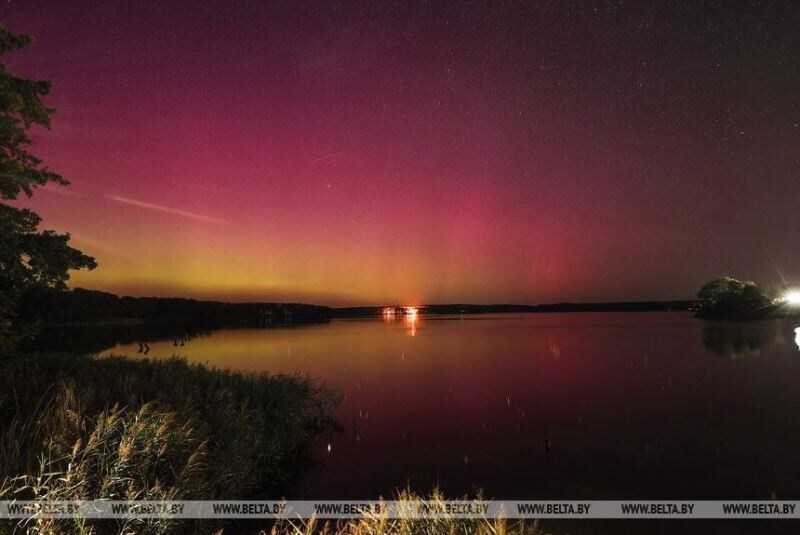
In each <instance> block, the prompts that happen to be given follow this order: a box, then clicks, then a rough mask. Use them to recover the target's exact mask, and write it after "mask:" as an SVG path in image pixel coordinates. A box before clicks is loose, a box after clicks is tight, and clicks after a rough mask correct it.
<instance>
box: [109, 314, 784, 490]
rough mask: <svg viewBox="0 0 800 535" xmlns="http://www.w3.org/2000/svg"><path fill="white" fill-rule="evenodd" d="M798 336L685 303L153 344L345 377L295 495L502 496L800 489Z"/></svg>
mask: <svg viewBox="0 0 800 535" xmlns="http://www.w3.org/2000/svg"><path fill="white" fill-rule="evenodd" d="M795 336H796V335H795V332H794V326H793V325H792V324H791V323H786V322H781V321H775V322H764V323H748V324H738V325H737V324H727V325H726V324H714V323H702V322H700V321H698V320H695V319H693V318H691V317H690V316H688V315H687V314H683V313H653V314H644V313H637V314H622V313H611V314H602V313H591V314H518V315H475V316H466V317H464V318H459V317H443V316H420V317H418V318H417V319H416V320H415V321H412V320H409V319H408V318H402V317H401V318H398V319H397V320H395V321H382V320H380V319H372V320H339V321H333V322H331V323H328V324H321V325H311V326H305V327H295V328H270V329H230V330H219V331H214V332H212V333H210V334H209V335H208V336H203V337H199V338H194V339H192V340H191V341H189V342H188V343H186V345H185V346H183V347H175V346H174V345H173V342H172V341H161V342H151V343H150V346H151V348H152V349H151V351H150V354H149V358H159V357H167V356H171V355H173V354H178V355H183V356H186V357H187V358H188V359H190V360H192V361H197V362H204V363H208V364H211V365H214V366H219V367H230V368H235V369H240V370H255V371H268V372H290V373H291V372H300V373H302V374H308V375H310V376H313V377H316V378H319V379H320V380H321V381H324V382H325V383H327V384H328V385H330V386H331V387H333V388H335V389H337V390H339V391H340V392H342V393H343V394H344V400H343V402H342V404H341V406H340V409H339V412H338V418H339V421H340V423H341V426H342V430H341V432H340V433H337V434H334V435H332V436H330V437H329V438H328V439H326V440H324V441H323V443H322V444H321V445H320V449H319V457H320V463H319V464H318V466H317V467H316V468H314V469H313V470H312V471H311V472H310V473H309V474H308V476H307V478H306V479H305V481H303V482H302V484H301V486H300V487H299V488H298V490H297V494H298V495H299V496H304V497H319V498H322V497H336V498H374V497H376V496H377V495H380V494H384V495H387V494H391V493H392V491H393V490H394V489H396V488H398V487H405V486H410V487H412V488H413V489H416V490H420V491H425V490H427V489H431V488H432V487H434V486H435V485H439V486H440V487H441V488H442V489H443V490H444V491H445V492H446V493H447V494H448V495H452V494H457V493H462V492H472V491H474V490H475V489H477V488H481V489H483V490H484V491H485V492H486V494H487V495H489V496H494V497H498V498H620V499H622V498H649V497H652V498H684V499H686V498H741V499H751V498H752V499H755V498H758V499H769V498H770V497H772V496H776V497H778V498H792V499H797V498H800V490H798V486H797V482H798V477H799V476H800V388H798V387H799V386H800V352H798V345H797V342H796V341H795ZM137 350H138V346H137V345H136V344H128V345H118V346H117V347H115V348H113V349H110V350H108V351H105V353H116V354H127V355H130V356H134V357H136V356H137ZM546 445H549V448H548V447H546ZM548 449H549V451H548Z"/></svg>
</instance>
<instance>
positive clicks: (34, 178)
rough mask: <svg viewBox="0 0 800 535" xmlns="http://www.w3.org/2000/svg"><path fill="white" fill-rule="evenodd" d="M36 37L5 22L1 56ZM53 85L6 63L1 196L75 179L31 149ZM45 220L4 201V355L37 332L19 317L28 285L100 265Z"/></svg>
mask: <svg viewBox="0 0 800 535" xmlns="http://www.w3.org/2000/svg"><path fill="white" fill-rule="evenodd" d="M32 41H33V39H32V38H31V37H29V36H27V35H13V34H12V33H10V32H9V31H8V30H6V28H4V27H3V26H0V56H1V55H3V54H5V53H7V52H13V51H15V50H19V49H21V48H23V47H25V46H27V45H29V44H30V43H31V42H32ZM50 86H51V83H50V82H48V81H39V80H28V79H25V78H19V77H17V76H14V75H12V74H10V73H9V72H8V71H7V70H6V68H5V65H3V64H2V62H0V201H13V200H15V199H17V198H18V197H19V195H20V194H25V195H26V196H27V197H30V196H31V195H33V192H34V190H35V189H36V188H37V187H39V186H44V185H45V184H48V183H54V184H58V185H62V186H66V185H67V184H69V182H67V180H65V179H64V178H63V177H62V176H60V175H59V174H57V173H54V172H52V171H50V170H49V169H48V168H47V167H45V166H44V165H43V164H42V160H41V159H39V158H37V157H36V156H34V155H33V154H32V153H31V152H29V151H28V147H29V146H30V145H31V138H30V136H29V134H28V131H29V130H30V128H31V127H33V126H35V125H39V126H43V127H45V128H48V129H49V128H50V116H51V115H52V114H53V113H54V112H55V109H53V108H48V107H47V106H45V104H44V102H43V101H42V98H43V97H45V96H47V94H48V93H49V92H50ZM40 222H41V218H40V217H39V216H38V215H37V214H35V213H34V212H32V211H31V210H27V209H24V208H16V207H13V206H10V205H9V204H6V203H5V202H0V354H3V353H6V352H8V351H10V350H11V349H13V347H14V346H15V345H16V344H17V343H18V342H19V340H20V339H22V338H24V337H26V336H28V335H30V334H31V333H32V332H33V329H32V326H31V325H30V324H23V323H21V322H20V321H18V320H17V305H18V303H19V300H20V299H21V297H22V295H23V294H24V292H25V291H26V290H28V289H30V288H35V287H47V288H57V289H66V281H67V280H68V279H69V270H71V269H81V268H89V269H94V268H95V267H96V265H97V264H96V263H95V261H94V259H93V258H92V257H90V256H87V255H85V254H84V253H82V252H81V251H79V250H77V249H74V248H72V247H70V246H69V245H68V242H69V239H70V236H69V234H58V233H56V232H55V231H52V230H42V231H40V230H39V223H40Z"/></svg>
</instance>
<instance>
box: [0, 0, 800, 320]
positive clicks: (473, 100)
mask: <svg viewBox="0 0 800 535" xmlns="http://www.w3.org/2000/svg"><path fill="white" fill-rule="evenodd" d="M552 4H553V5H555V6H558V5H561V6H568V7H552V6H551V2H544V3H536V2H530V3H528V2H520V3H508V2H486V3H483V4H480V3H475V4H471V5H469V6H455V5H454V6H452V7H431V6H430V5H428V6H426V5H425V3H417V2H389V1H385V2H384V1H381V2H377V3H375V2H365V3H362V4H361V6H362V7H358V8H354V7H342V4H341V3H339V2H319V3H314V2H291V3H286V4H285V5H283V3H280V2H241V1H240V2H226V1H213V2H202V1H200V2H198V1H186V2H180V1H171V2H159V3H154V2H123V1H117V0H103V1H100V0H97V1H93V2H44V1H37V0H32V1H25V2H18V1H16V0H11V2H8V3H4V4H3V6H2V8H0V21H1V22H2V23H3V24H5V25H6V26H7V27H8V28H9V29H10V30H12V31H14V32H18V33H30V34H33V35H35V36H36V37H37V38H38V42H37V43H36V44H35V45H33V46H31V47H30V49H29V50H27V51H24V52H22V53H19V54H16V55H14V56H10V57H7V58H4V61H5V62H6V64H7V65H8V67H9V69H11V70H12V71H14V72H17V73H22V74H26V75H30V76H33V77H38V78H44V79H50V80H53V82H54V84H55V87H54V91H53V94H52V97H51V99H50V101H49V102H50V103H51V104H52V105H54V106H56V107H57V108H58V110H59V113H58V115H57V116H56V117H55V119H54V125H53V129H52V131H51V132H41V133H40V135H38V136H37V139H36V141H37V151H38V153H39V154H40V155H42V156H43V157H44V158H45V159H46V161H47V163H48V164H49V165H50V166H51V167H52V168H53V169H54V170H57V171H59V172H61V173H62V174H63V175H64V176H65V177H67V178H69V179H71V180H72V182H73V184H72V186H71V187H69V188H67V189H60V190H59V189H48V190H47V191H40V192H38V193H37V195H36V196H35V197H34V199H32V200H31V201H30V202H29V203H27V204H30V205H32V206H33V207H34V208H36V209H37V210H38V211H39V212H40V213H41V214H42V216H43V217H44V218H45V223H46V226H47V227H50V228H56V229H58V230H64V231H70V232H71V233H72V234H73V237H74V242H75V244H76V245H77V246H79V247H81V248H83V249H85V250H86V251H87V252H89V253H91V254H93V255H95V256H96V257H97V259H98V261H99V262H100V267H99V268H98V269H97V270H96V271H94V272H91V273H79V274H75V276H74V277H73V284H74V285H80V286H83V287H88V288H96V289H104V290H109V291H113V292H117V293H123V294H133V295H182V296H194V297H202V298H206V297H211V298H220V299H233V300H250V299H259V300H261V299H265V300H272V299H274V300H305V301H314V302H319V303H326V304H380V303H385V302H403V303H405V302H409V303H410V302H417V303H423V302H427V303H432V302H455V301H461V302H515V303H536V302H551V301H564V300H574V301H577V300H580V301H596V300H628V299H662V298H687V297H691V296H692V295H693V294H694V293H695V291H696V289H697V288H698V287H699V286H700V285H701V284H702V283H703V282H705V281H706V280H708V279H710V278H713V277H715V276H718V275H723V274H730V275H733V276H739V277H743V278H748V279H756V280H760V281H762V282H767V283H773V284H777V283H780V277H779V275H778V272H777V270H776V266H778V267H779V268H780V269H781V270H782V271H783V272H784V274H785V275H786V277H788V278H789V279H794V280H797V279H798V278H800V254H799V253H798V250H797V246H798V243H800V216H798V202H800V150H799V149H800V126H799V125H798V123H800V68H799V67H798V65H800V57H799V55H800V54H799V53H798V52H799V51H800V32H798V31H797V27H798V25H800V15H798V7H794V6H793V5H792V4H791V3H787V4H786V5H781V4H779V3H774V4H771V5H770V7H768V8H765V7H764V6H762V7H760V8H759V7H744V8H737V9H739V10H738V11H737V10H736V9H734V8H733V7H732V6H731V5H721V6H719V8H715V7H709V5H710V4H707V5H706V6H705V7H683V8H680V9H678V8H675V7H674V6H673V5H672V3H670V2H649V1H648V2H638V3H633V4H631V5H630V6H628V7H626V8H624V9H622V8H616V7H613V6H614V5H616V3H613V4H606V3H603V2H596V3H586V4H581V5H578V4H575V3H573V2H563V3H559V2H556V3H552ZM694 4H695V3H692V5H694ZM698 4H699V3H698ZM347 5H348V6H349V4H347ZM714 5H715V4H714ZM481 6H482V7H481ZM544 6H550V7H544Z"/></svg>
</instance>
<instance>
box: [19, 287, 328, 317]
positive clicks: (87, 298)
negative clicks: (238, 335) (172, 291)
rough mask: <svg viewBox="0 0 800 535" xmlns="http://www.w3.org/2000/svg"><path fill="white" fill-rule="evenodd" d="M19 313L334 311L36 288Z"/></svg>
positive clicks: (191, 314)
mask: <svg viewBox="0 0 800 535" xmlns="http://www.w3.org/2000/svg"><path fill="white" fill-rule="evenodd" d="M18 315H19V318H20V319H21V320H24V321H30V322H33V321H42V322H46V323H76V322H98V321H110V320H119V319H135V320H142V321H144V322H153V323H156V322H161V321H168V320H186V319H191V320H194V321H218V322H232V321H236V320H243V321H247V322H248V323H291V322H304V321H316V320H324V319H327V318H329V317H330V316H331V309H330V308H328V307H324V306H318V305H306V304H301V303H222V302H218V301H198V300H195V299H182V298H164V297H120V296H118V295H114V294H111V293H107V292H98V291H94V290H84V289H81V288H76V289H74V290H69V291H62V290H56V289H51V288H33V289H30V290H28V291H27V292H25V295H24V298H23V299H22V300H21V301H20V304H19V308H18Z"/></svg>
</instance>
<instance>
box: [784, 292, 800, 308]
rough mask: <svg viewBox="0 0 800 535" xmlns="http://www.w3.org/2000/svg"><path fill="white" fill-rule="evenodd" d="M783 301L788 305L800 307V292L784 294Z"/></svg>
mask: <svg viewBox="0 0 800 535" xmlns="http://www.w3.org/2000/svg"><path fill="white" fill-rule="evenodd" d="M783 301H784V302H785V303H786V304H787V305H792V306H800V290H790V291H788V292H786V293H785V294H783Z"/></svg>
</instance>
